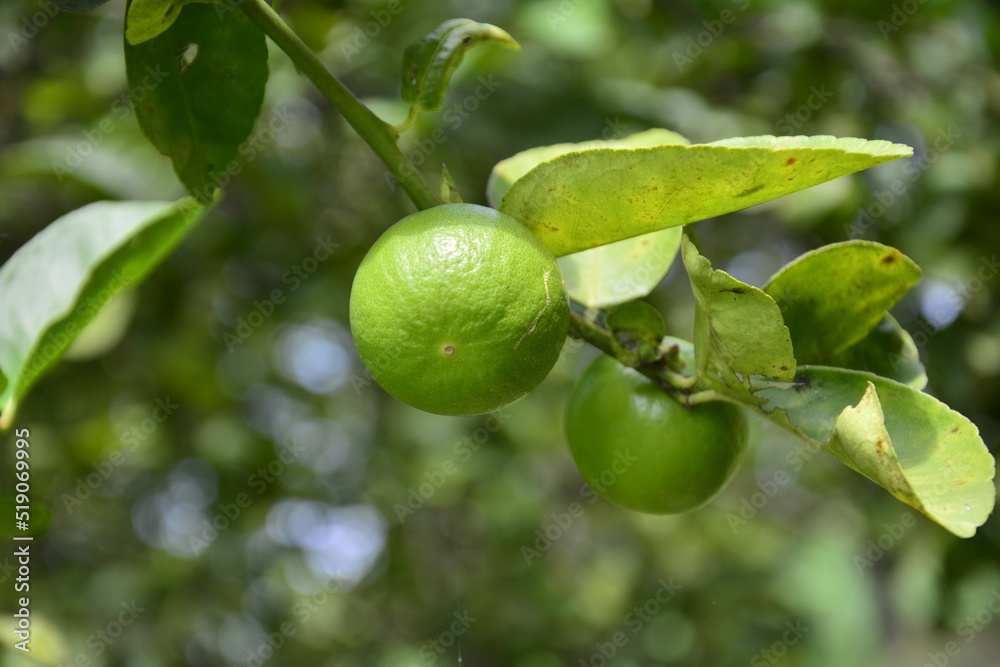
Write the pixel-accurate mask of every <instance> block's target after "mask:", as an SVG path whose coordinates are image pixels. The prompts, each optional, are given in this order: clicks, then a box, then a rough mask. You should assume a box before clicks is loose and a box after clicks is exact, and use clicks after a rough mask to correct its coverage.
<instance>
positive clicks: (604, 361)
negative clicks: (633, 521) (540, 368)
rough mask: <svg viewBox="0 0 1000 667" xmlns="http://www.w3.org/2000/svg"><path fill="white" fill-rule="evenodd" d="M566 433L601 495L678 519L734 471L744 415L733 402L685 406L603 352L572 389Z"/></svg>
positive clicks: (741, 442) (743, 435)
mask: <svg viewBox="0 0 1000 667" xmlns="http://www.w3.org/2000/svg"><path fill="white" fill-rule="evenodd" d="M566 434H567V439H568V440H569V445H570V450H571V452H572V454H573V460H574V461H575V462H576V465H577V468H578V469H579V470H580V473H581V474H582V475H583V477H584V478H585V479H586V480H587V482H588V483H589V484H590V485H591V486H592V487H594V488H595V489H596V490H597V491H598V492H599V493H600V494H602V495H603V496H604V497H606V498H608V499H609V500H612V501H614V502H616V503H618V504H619V505H623V506H624V507H628V508H630V509H634V510H637V511H640V512H647V513H650V514H678V513H681V512H688V511H690V510H694V509H697V508H699V507H701V506H703V505H705V504H706V503H708V502H709V501H711V500H712V499H713V498H714V497H715V496H716V495H718V493H719V492H720V491H721V490H722V489H723V488H724V487H725V485H726V484H727V483H728V482H729V480H730V479H731V478H732V476H733V475H734V474H735V472H736V469H737V468H738V467H739V464H740V461H741V460H742V458H743V455H744V453H745V451H746V444H747V418H746V415H745V413H744V411H743V410H742V409H741V408H739V407H737V406H735V405H732V404H730V403H723V402H711V403H702V404H698V405H694V406H690V407H688V406H685V405H683V404H682V403H681V402H680V401H679V400H677V399H676V398H674V396H672V395H670V394H669V393H667V391H666V390H664V389H663V388H661V387H659V386H658V385H657V384H655V383H654V382H653V381H652V380H650V379H649V378H647V377H646V376H644V375H642V374H641V373H639V372H638V371H636V370H634V369H632V368H628V367H626V366H624V365H622V364H621V363H619V362H618V361H617V360H616V359H614V358H612V357H610V356H607V355H601V356H600V357H598V358H597V359H596V360H594V361H593V362H592V363H591V364H590V365H589V366H588V367H587V368H586V369H585V370H584V372H583V374H582V375H581V376H580V378H579V380H578V381H577V383H576V386H575V387H574V389H573V393H572V395H571V396H570V399H569V404H568V408H567V412H566Z"/></svg>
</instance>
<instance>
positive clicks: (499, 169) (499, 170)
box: [486, 129, 689, 208]
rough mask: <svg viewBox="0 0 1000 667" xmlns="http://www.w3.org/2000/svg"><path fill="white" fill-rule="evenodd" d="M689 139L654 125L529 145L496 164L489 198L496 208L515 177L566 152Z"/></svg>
mask: <svg viewBox="0 0 1000 667" xmlns="http://www.w3.org/2000/svg"><path fill="white" fill-rule="evenodd" d="M688 143H689V142H688V140H687V139H685V138H684V137H682V136H681V135H679V134H677V133H676V132H671V131H670V130H661V129H652V130H646V131H644V132H636V133H635V134H631V135H629V136H627V137H624V138H622V139H595V140H593V141H582V142H579V143H575V144H553V145H551V146H537V147H535V148H529V149H528V150H526V151H521V152H520V153H517V154H516V155H512V156H510V157H509V158H507V159H506V160H501V161H500V162H498V163H497V164H496V165H495V166H494V167H493V171H492V172H491V173H490V179H489V181H488V182H487V183H486V199H487V201H489V204H490V206H492V207H493V208H496V207H497V206H499V205H500V201H501V200H502V199H503V196H504V195H505V194H506V193H507V190H509V189H510V186H511V185H512V184H513V183H514V182H515V181H517V180H518V179H519V178H521V177H522V176H524V175H525V174H527V173H528V172H529V171H531V170H532V169H534V168H535V167H537V166H538V165H540V164H541V163H543V162H548V161H549V160H551V159H552V158H556V157H559V156H560V155H565V154H566V153H573V152H576V151H583V150H588V149H591V148H649V147H651V146H666V145H669V144H688Z"/></svg>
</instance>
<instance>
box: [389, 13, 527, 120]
mask: <svg viewBox="0 0 1000 667" xmlns="http://www.w3.org/2000/svg"><path fill="white" fill-rule="evenodd" d="M486 43H493V44H499V45H501V46H506V47H509V48H514V49H518V48H521V47H520V45H519V44H518V43H517V42H515V41H514V38H513V37H511V36H510V35H508V34H507V33H506V32H504V31H503V30H501V29H500V28H498V27H496V26H494V25H490V24H488V23H478V22H476V21H473V20H471V19H451V20H450V21H445V22H444V23H442V24H441V25H439V26H438V27H437V28H435V29H434V31H433V32H431V33H429V34H427V35H426V36H424V37H422V38H421V39H418V40H417V41H416V42H414V43H413V44H410V45H409V46H408V47H406V50H405V51H404V52H403V101H404V102H407V103H409V104H410V105H412V106H413V107H414V108H416V109H428V110H434V109H440V108H441V105H442V104H443V103H444V97H445V94H446V93H447V92H448V82H449V81H451V75H452V74H453V73H454V72H455V69H456V68H457V67H458V66H459V64H461V62H462V58H464V57H465V52H466V51H468V50H469V49H471V48H472V47H474V46H478V45H479V44H486Z"/></svg>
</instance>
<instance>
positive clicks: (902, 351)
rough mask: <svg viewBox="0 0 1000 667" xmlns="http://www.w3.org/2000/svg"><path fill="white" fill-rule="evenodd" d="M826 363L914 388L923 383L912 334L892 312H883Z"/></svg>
mask: <svg viewBox="0 0 1000 667" xmlns="http://www.w3.org/2000/svg"><path fill="white" fill-rule="evenodd" d="M830 364H831V365H832V366H836V367H838V368H853V369H855V370H859V371H868V372H869V373H874V374H875V375H881V376H882V377H885V378H889V379H890V380H895V381H896V382H902V383H903V384H905V385H909V386H911V387H913V388H914V389H923V388H924V387H926V386H927V372H926V370H925V369H924V365H923V364H922V363H920V352H919V351H918V350H917V346H916V344H915V343H914V342H913V338H912V337H911V336H910V334H909V333H907V331H906V330H905V329H903V327H901V326H900V325H899V322H897V321H896V318H894V317H893V316H892V315H886V316H885V317H883V318H882V321H881V322H879V324H878V325H877V326H876V327H875V328H874V329H872V330H871V331H870V332H869V333H868V335H867V336H865V337H864V338H862V339H861V340H860V341H858V342H857V343H856V344H854V345H852V346H851V347H849V348H848V349H846V350H844V351H843V352H842V353H841V354H839V355H837V356H836V357H834V358H833V359H832V360H831V362H830Z"/></svg>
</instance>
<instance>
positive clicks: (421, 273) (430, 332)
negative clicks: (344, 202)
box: [351, 204, 569, 415]
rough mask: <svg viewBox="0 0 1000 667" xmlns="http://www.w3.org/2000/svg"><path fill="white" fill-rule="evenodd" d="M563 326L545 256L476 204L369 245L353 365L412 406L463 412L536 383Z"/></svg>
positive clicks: (551, 266)
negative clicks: (359, 364)
mask: <svg viewBox="0 0 1000 667" xmlns="http://www.w3.org/2000/svg"><path fill="white" fill-rule="evenodd" d="M568 329H569V303H568V301H567V299H566V292H565V288H564V286H563V278H562V273H561V272H560V271H559V265H558V264H557V263H556V260H555V258H554V257H553V256H552V252H551V251H549V249H548V248H547V247H546V246H545V245H544V244H543V243H542V242H541V241H539V240H538V238H536V237H535V236H534V235H533V234H532V233H531V232H530V231H528V229H527V228H526V227H525V226H524V225H522V224H521V223H519V222H518V221H517V220H515V219H514V218H512V217H510V216H508V215H504V214H503V213H500V212H499V211H496V210H494V209H491V208H486V207H483V206H476V205H474V204H445V205H443V206H437V207H435V208H431V209H427V210H425V211H421V212H419V213H414V214H413V215H409V216H407V217H405V218H403V219H402V220H400V221H399V222H397V223H396V224H395V225H393V226H392V227H390V228H389V229H388V230H386V232H385V233H384V234H382V236H381V237H380V238H379V239H378V241H376V242H375V245H373V246H372V248H371V250H369V252H368V254H367V255H366V256H365V258H364V260H363V261H362V262H361V266H360V267H359V268H358V272H357V275H355V277H354V285H353V287H352V288H351V332H352V333H353V334H354V342H355V344H356V345H357V347H358V352H359V353H360V355H361V360H362V361H363V362H364V364H365V367H367V368H368V371H369V372H370V373H371V375H372V377H373V378H374V379H375V381H376V382H378V383H379V384H380V385H381V386H382V387H383V388H384V389H385V390H386V391H388V392H389V393H390V394H392V395H393V396H395V397H396V398H398V399H399V400H401V401H403V402H404V403H408V404H410V405H412V406H414V407H416V408H420V409H421V410H426V411H427V412H434V413H437V414H443V415H473V414H482V413H484V412H490V411H492V410H496V409H499V408H501V407H503V406H505V405H508V404H509V403H512V402H514V401H516V400H517V399H519V398H521V397H522V396H524V395H525V394H527V393H528V392H529V391H531V390H532V389H534V388H535V387H537V386H538V384H539V383H540V382H541V381H542V380H543V379H545V376H546V375H548V372H549V371H550V370H551V369H552V366H553V365H554V364H555V362H556V359H558V357H559V352H560V350H561V349H562V345H563V342H564V341H565V339H566V334H567V331H568Z"/></svg>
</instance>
